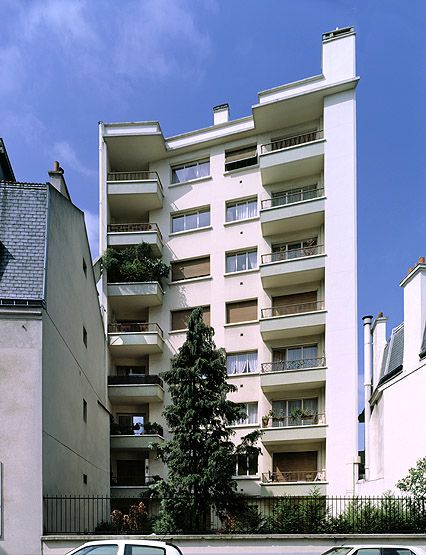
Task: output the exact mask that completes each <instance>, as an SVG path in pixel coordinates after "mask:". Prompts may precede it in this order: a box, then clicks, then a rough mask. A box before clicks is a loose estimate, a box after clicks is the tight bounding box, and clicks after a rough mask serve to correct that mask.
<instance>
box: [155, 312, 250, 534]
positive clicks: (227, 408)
mask: <svg viewBox="0 0 426 555" xmlns="http://www.w3.org/2000/svg"><path fill="white" fill-rule="evenodd" d="M213 335H214V330H213V328H211V327H210V326H207V325H206V324H205V323H204V322H203V318H202V309H201V308H197V309H195V310H194V311H193V312H192V314H191V316H190V317H189V320H188V333H187V339H186V341H185V343H184V344H183V345H182V347H181V348H180V350H179V352H178V354H177V355H176V356H175V357H174V358H173V359H172V364H171V369H170V370H168V371H166V372H165V373H164V375H163V379H164V381H165V382H166V383H167V385H168V387H169V392H170V396H171V404H170V405H168V406H167V407H166V409H165V411H164V416H165V418H166V421H167V424H168V426H169V429H170V431H171V432H172V434H173V437H172V439H171V440H170V441H168V442H167V443H166V444H165V445H164V446H161V447H159V453H160V457H161V458H162V460H163V461H164V462H165V463H166V464H167V467H168V479H167V481H162V482H158V483H157V484H156V485H155V486H154V490H155V492H156V494H157V495H158V494H160V495H161V497H162V498H163V501H162V505H161V511H160V517H159V519H158V520H157V523H156V527H155V530H156V532H159V533H170V532H182V531H185V530H198V531H203V530H207V529H208V525H209V515H210V510H214V511H215V513H216V514H218V515H219V517H221V516H222V517H224V516H225V515H226V513H227V511H228V510H229V508H230V507H231V506H232V505H233V503H234V502H235V498H236V495H237V494H236V482H235V480H233V479H232V476H233V475H235V454H236V453H239V454H241V453H243V452H245V453H247V454H253V453H256V454H257V453H258V452H259V451H260V450H259V449H258V448H257V447H255V446H254V443H255V442H256V441H257V439H258V437H259V434H258V433H257V432H255V433H252V434H248V436H245V438H244V439H243V442H242V444H241V445H240V446H239V447H235V445H234V444H233V442H232V441H231V435H232V434H233V431H232V429H231V428H229V426H228V424H229V423H231V422H235V421H236V420H238V419H239V418H243V417H244V416H245V411H244V410H243V409H242V407H241V406H240V405H238V404H236V403H234V402H232V401H230V400H229V399H227V394H228V393H230V392H231V391H235V390H236V388H235V386H233V385H230V384H228V383H227V381H226V377H227V372H226V357H225V353H224V351H223V349H216V346H215V343H214V341H213Z"/></svg>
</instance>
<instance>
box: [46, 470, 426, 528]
mask: <svg viewBox="0 0 426 555" xmlns="http://www.w3.org/2000/svg"><path fill="white" fill-rule="evenodd" d="M304 478H305V479H306V476H304ZM267 486H268V484H267V483H266V484H265V486H264V487H267ZM279 487H285V485H280V486H279ZM315 487H316V486H315V483H313V484H312V490H311V492H312V493H311V494H310V495H307V496H303V497H298V496H290V495H287V496H281V497H279V496H274V497H246V496H240V497H237V498H236V499H235V500H233V501H232V502H230V503H229V505H228V507H227V509H226V510H225V511H223V512H222V513H221V514H220V515H219V514H218V512H217V511H216V510H215V508H214V507H215V505H214V503H213V502H212V503H211V504H210V505H209V504H208V503H207V502H205V503H203V505H202V508H201V510H200V506H198V507H197V506H196V505H194V504H192V501H191V500H190V499H181V498H173V499H170V498H169V499H153V498H144V499H143V498H141V497H138V498H129V497H116V498H114V497H97V496H92V497H90V496H86V497H81V496H46V497H45V498H44V533H45V534H82V533H84V534H97V533H107V532H110V533H116V534H120V533H126V534H129V533H139V534H141V533H144V534H146V533H151V532H152V530H153V525H154V523H155V520H156V518H157V517H158V515H159V511H160V507H161V505H162V504H166V505H168V506H169V507H173V508H174V509H178V521H177V522H176V526H175V528H172V527H170V529H168V530H167V533H179V532H180V533H192V534H196V533H214V534H221V533H227V534H232V533H253V534H257V533H291V534H299V533H300V534H306V533H313V534H315V533H344V534H347V533H420V532H422V533H425V532H426V498H424V499H413V498H410V497H392V496H385V497H327V496H323V495H320V494H319V493H318V491H319V490H315ZM179 511H180V512H179ZM200 512H201V513H202V514H200ZM179 515H180V516H179ZM179 518H180V521H179Z"/></svg>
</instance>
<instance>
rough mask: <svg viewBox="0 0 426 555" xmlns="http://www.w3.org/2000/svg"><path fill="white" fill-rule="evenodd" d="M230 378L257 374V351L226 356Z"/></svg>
mask: <svg viewBox="0 0 426 555" xmlns="http://www.w3.org/2000/svg"><path fill="white" fill-rule="evenodd" d="M226 370H227V373H228V376H233V375H235V374H250V373H252V372H257V351H251V352H247V353H233V354H231V355H226Z"/></svg>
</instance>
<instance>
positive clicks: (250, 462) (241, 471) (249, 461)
mask: <svg viewBox="0 0 426 555" xmlns="http://www.w3.org/2000/svg"><path fill="white" fill-rule="evenodd" d="M257 459H258V455H257V453H253V454H250V455H237V460H236V466H237V471H236V474H235V475H236V476H255V475H256V474H257V472H258V464H257Z"/></svg>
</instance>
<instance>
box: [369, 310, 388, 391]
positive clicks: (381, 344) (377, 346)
mask: <svg viewBox="0 0 426 555" xmlns="http://www.w3.org/2000/svg"><path fill="white" fill-rule="evenodd" d="M387 321H388V319H387V318H386V316H383V312H379V314H378V315H377V317H376V318H375V320H374V322H373V325H372V327H371V333H372V335H373V373H372V377H373V388H375V387H376V386H377V384H378V382H379V377H380V369H381V367H382V361H383V351H384V349H385V346H386V323H387Z"/></svg>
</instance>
